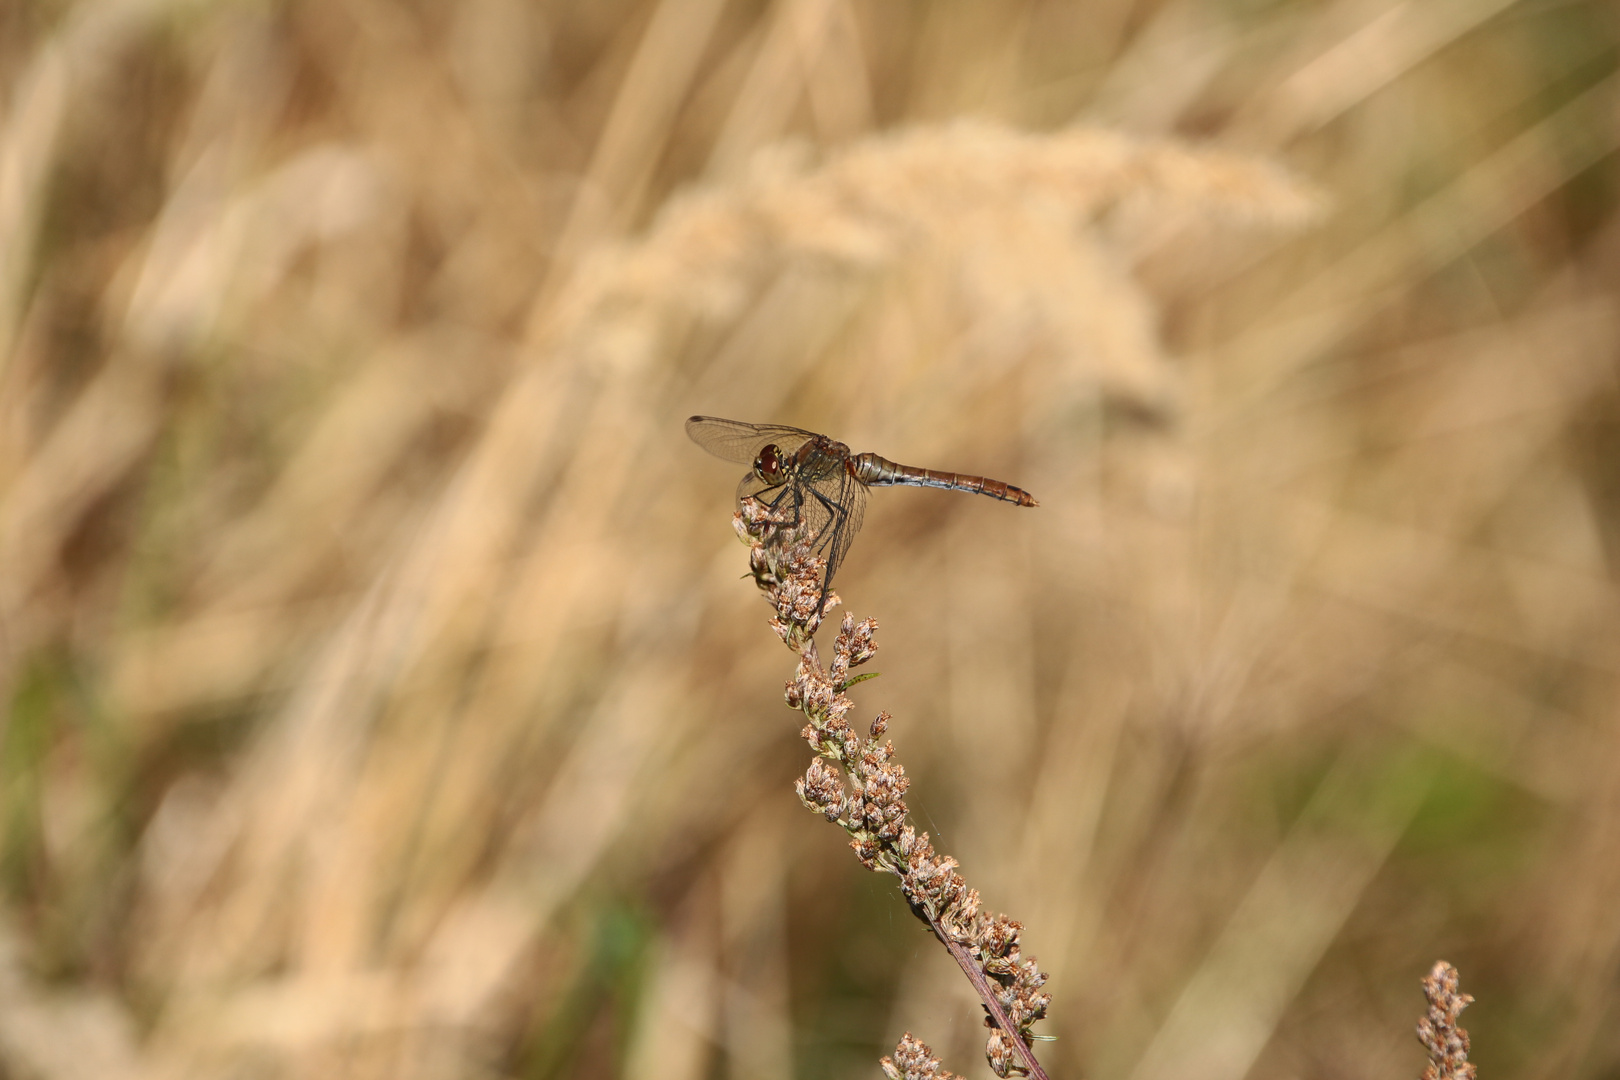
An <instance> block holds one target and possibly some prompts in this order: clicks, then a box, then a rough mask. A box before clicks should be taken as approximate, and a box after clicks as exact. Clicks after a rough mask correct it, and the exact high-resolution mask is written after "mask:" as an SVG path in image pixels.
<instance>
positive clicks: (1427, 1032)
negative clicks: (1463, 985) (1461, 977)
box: [1417, 960, 1477, 1080]
mask: <svg viewBox="0 0 1620 1080" xmlns="http://www.w3.org/2000/svg"><path fill="white" fill-rule="evenodd" d="M1423 996H1424V997H1426V998H1428V999H1429V1012H1428V1015H1427V1016H1425V1017H1424V1018H1423V1019H1421V1020H1419V1021H1418V1023H1417V1037H1418V1041H1419V1042H1421V1043H1422V1044H1423V1045H1424V1047H1425V1049H1427V1050H1428V1051H1429V1066H1428V1068H1426V1069H1424V1070H1423V1080H1474V1073H1475V1072H1476V1071H1477V1068H1476V1066H1475V1065H1473V1064H1472V1063H1471V1062H1470V1061H1469V1060H1468V1032H1467V1031H1465V1030H1463V1029H1462V1028H1461V1027H1458V1026H1457V1016H1458V1015H1459V1014H1460V1013H1461V1012H1462V1011H1463V1010H1464V1009H1466V1008H1467V1007H1468V1006H1469V1005H1470V1004H1472V1003H1473V1000H1474V998H1473V995H1471V994H1459V993H1458V992H1457V969H1456V968H1454V967H1452V966H1451V965H1450V964H1448V963H1446V962H1445V961H1444V960H1437V961H1435V965H1434V967H1433V969H1431V970H1430V972H1429V974H1428V975H1427V976H1426V977H1425V978H1424V980H1423Z"/></svg>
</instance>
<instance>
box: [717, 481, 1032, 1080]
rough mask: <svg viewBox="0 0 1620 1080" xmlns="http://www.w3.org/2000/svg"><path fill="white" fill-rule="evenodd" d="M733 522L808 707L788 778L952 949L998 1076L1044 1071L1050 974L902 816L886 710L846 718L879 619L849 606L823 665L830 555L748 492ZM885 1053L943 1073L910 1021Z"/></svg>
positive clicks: (936, 1078) (905, 1076)
mask: <svg viewBox="0 0 1620 1080" xmlns="http://www.w3.org/2000/svg"><path fill="white" fill-rule="evenodd" d="M736 527H737V532H738V534H739V535H740V536H741V537H742V538H743V540H744V541H746V542H747V543H748V545H749V547H750V555H749V566H750V569H751V570H752V572H753V576H754V580H755V582H756V583H757V584H758V585H759V587H760V589H761V590H762V591H763V592H764V593H765V595H766V597H767V598H768V599H769V600H770V601H771V603H772V605H773V606H774V607H775V608H776V617H775V618H774V619H772V620H771V627H772V628H773V629H774V630H775V631H776V633H777V636H779V637H780V638H781V639H782V641H783V642H784V643H785V644H786V645H787V646H788V647H789V648H791V649H793V650H794V651H795V652H797V653H798V654H799V667H798V671H797V672H796V674H795V677H794V679H793V680H792V681H791V682H789V683H788V684H787V691H786V695H785V696H786V699H787V703H788V704H789V705H790V706H792V707H793V708H795V709H798V710H799V711H801V712H803V713H804V714H805V716H806V717H807V718H808V720H809V723H808V724H806V725H805V727H804V731H803V736H804V738H805V740H806V741H807V742H808V743H809V744H810V746H811V748H812V749H814V750H815V752H816V756H815V758H814V759H813V760H812V761H811V762H810V768H809V769H808V770H807V771H806V773H805V775H804V777H803V778H802V779H800V780H799V781H798V783H797V785H796V787H797V790H798V794H799V798H800V800H801V801H802V802H803V803H804V804H805V806H807V807H809V808H810V809H812V810H815V811H816V812H818V813H820V814H822V815H823V816H824V817H826V819H827V820H828V821H831V822H834V823H836V824H837V825H839V826H841V827H842V828H843V829H844V831H845V832H847V833H848V834H849V836H850V847H852V848H854V850H855V854H856V857H857V858H859V859H860V860H861V864H862V865H863V866H865V867H866V868H867V869H868V870H873V871H876V872H879V873H888V874H893V875H894V876H895V877H896V878H898V879H899V883H900V892H901V895H903V896H904V897H905V899H906V903H907V904H908V905H909V906H910V908H911V911H912V914H914V915H915V916H917V918H918V919H920V920H921V921H923V922H924V923H926V924H927V925H928V928H929V929H930V930H932V931H933V933H934V936H935V937H937V938H938V939H939V940H940V943H941V944H943V945H944V946H945V948H946V949H947V950H948V951H949V952H950V954H951V957H952V959H954V960H955V961H956V963H957V965H958V966H959V967H961V969H962V972H963V974H965V975H966V976H967V977H968V981H969V982H971V983H972V984H973V988H974V990H975V991H976V992H977V993H978V995H979V997H980V999H981V1000H982V1001H983V1003H984V1008H985V1013H986V1017H985V1026H986V1027H988V1028H990V1035H989V1037H988V1038H987V1040H986V1043H985V1057H986V1059H987V1060H988V1061H989V1063H990V1067H991V1068H992V1069H993V1070H995V1073H996V1075H997V1076H1003V1077H1005V1076H1013V1075H1018V1076H1030V1077H1035V1078H1037V1080H1046V1072H1045V1070H1043V1069H1042V1068H1041V1065H1040V1063H1039V1062H1038V1061H1036V1060H1035V1055H1034V1052H1033V1051H1032V1050H1031V1048H1030V1040H1031V1038H1032V1036H1031V1034H1030V1028H1031V1027H1032V1026H1033V1025H1034V1024H1035V1022H1036V1021H1038V1020H1041V1019H1042V1018H1044V1017H1045V1015H1046V1009H1047V1006H1048V1004H1049V1003H1050V1001H1051V997H1050V995H1048V994H1045V993H1042V992H1041V987H1042V985H1044V984H1045V982H1046V974H1045V973H1044V972H1042V971H1041V970H1040V968H1039V967H1038V966H1037V965H1036V963H1035V961H1034V960H1033V959H1027V960H1026V959H1024V958H1023V957H1022V956H1021V955H1020V951H1019V937H1020V934H1021V932H1022V931H1023V926H1022V924H1020V923H1018V922H1017V921H1015V920H1013V919H1009V918H1007V917H1006V916H1005V915H999V914H990V913H987V912H983V911H981V910H980V909H979V894H978V892H977V891H975V890H973V889H970V888H968V887H967V883H966V882H965V881H964V880H963V879H962V875H961V874H959V873H957V872H956V865H957V864H956V860H955V859H952V858H950V857H949V856H942V855H939V854H937V853H936V852H935V851H934V848H933V845H932V844H930V843H929V840H928V834H927V833H920V832H918V831H917V830H916V829H915V828H914V827H913V826H912V825H911V824H910V823H909V822H908V820H907V810H906V804H905V800H904V798H903V796H904V795H905V792H906V789H907V787H909V786H910V783H911V781H910V780H909V779H908V778H907V777H906V774H905V769H904V768H903V767H902V766H901V765H900V763H899V762H897V761H895V760H894V744H893V743H892V742H885V741H883V735H884V732H885V731H886V730H887V729H888V723H889V716H888V714H887V713H879V714H878V716H877V718H876V719H874V720H873V721H872V723H871V726H870V728H869V729H868V734H867V735H866V736H865V737H864V738H863V737H862V736H860V735H859V734H858V733H856V732H855V731H854V730H852V729H851V727H850V725H849V723H848V721H847V720H846V716H847V715H848V713H849V712H850V710H851V709H852V708H854V702H853V701H851V700H850V698H849V696H848V695H847V694H846V693H845V691H847V690H848V689H849V688H850V687H851V686H853V685H854V684H855V683H857V682H860V681H861V680H862V679H863V678H866V677H867V676H858V675H857V676H852V675H851V674H850V672H851V670H852V669H853V668H856V667H859V666H860V665H861V664H864V663H866V662H867V661H868V660H870V659H871V658H872V656H873V655H874V654H875V653H876V651H877V645H876V643H875V642H874V641H873V635H874V633H875V632H876V630H877V623H876V622H875V621H874V620H872V619H863V620H861V621H860V622H859V623H857V622H856V621H855V618H854V616H852V615H847V614H846V615H845V616H844V618H843V622H842V625H841V626H840V627H839V631H838V636H837V639H836V640H835V641H834V643H833V650H832V662H831V664H830V665H827V666H823V664H822V662H821V656H820V654H819V652H818V651H817V649H816V643H815V632H816V630H817V629H818V628H819V627H820V625H821V621H822V619H823V618H824V617H825V615H826V613H827V611H828V610H830V609H831V608H832V607H834V606H836V605H837V604H838V602H839V601H838V597H837V595H836V594H827V595H825V596H824V595H823V586H822V571H823V569H824V568H825V565H826V560H825V559H824V558H823V557H822V556H819V555H817V554H816V551H815V545H814V537H812V536H809V535H808V533H807V530H806V529H805V528H804V525H803V522H802V521H798V520H793V519H792V518H791V517H788V516H786V515H778V514H774V513H772V512H771V511H770V510H769V509H768V508H766V507H765V506H764V505H763V504H761V503H759V502H756V501H755V500H753V499H744V500H743V501H742V508H741V510H739V511H738V513H737V517H736ZM882 1064H883V1070H884V1072H885V1073H886V1074H887V1075H888V1076H890V1077H891V1078H895V1080H947V1078H948V1077H949V1076H950V1074H949V1073H946V1072H944V1071H942V1070H941V1069H940V1066H939V1061H938V1059H937V1058H935V1057H934V1056H933V1052H932V1051H931V1050H929V1049H928V1047H927V1045H926V1044H924V1043H922V1042H920V1041H918V1040H915V1039H913V1038H912V1037H911V1034H910V1033H909V1032H907V1034H906V1036H905V1038H904V1039H902V1040H901V1042H900V1044H899V1045H898V1046H897V1047H896V1048H895V1057H894V1058H892V1059H891V1058H884V1059H883V1062H882Z"/></svg>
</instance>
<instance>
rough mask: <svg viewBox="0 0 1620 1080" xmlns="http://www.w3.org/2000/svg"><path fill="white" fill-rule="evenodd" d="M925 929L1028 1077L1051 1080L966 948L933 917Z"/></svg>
mask: <svg viewBox="0 0 1620 1080" xmlns="http://www.w3.org/2000/svg"><path fill="white" fill-rule="evenodd" d="M924 914H927V912H924ZM928 925H929V926H931V927H933V930H934V936H935V937H937V938H939V940H940V943H941V944H942V945H944V946H945V948H947V949H949V950H950V953H951V956H952V957H953V958H954V959H955V960H956V966H957V967H959V968H961V969H962V974H964V975H966V976H967V977H968V982H970V983H972V984H973V989H974V990H977V991H978V993H979V999H980V1000H981V1001H983V1002H984V1007H985V1008H986V1009H988V1010H989V1011H990V1019H992V1020H994V1021H995V1022H996V1026H997V1027H999V1028H1000V1029H1001V1030H1002V1031H1004V1032H1006V1033H1007V1037H1008V1038H1009V1039H1011V1040H1012V1044H1013V1049H1014V1050H1015V1051H1017V1053H1018V1058H1019V1060H1020V1061H1022V1062H1023V1064H1024V1068H1026V1069H1028V1070H1029V1075H1030V1076H1031V1077H1032V1078H1033V1080H1051V1078H1050V1077H1049V1076H1047V1075H1046V1070H1045V1069H1043V1068H1041V1063H1040V1062H1038V1061H1036V1060H1035V1052H1034V1051H1033V1050H1031V1049H1030V1048H1029V1044H1028V1043H1026V1042H1024V1040H1023V1037H1022V1036H1020V1035H1019V1034H1018V1029H1017V1028H1016V1027H1014V1026H1013V1022H1012V1020H1011V1019H1009V1018H1008V1016H1007V1014H1006V1013H1005V1012H1003V1011H1002V1008H1001V1003H1000V1002H999V1001H997V1000H996V995H995V991H994V990H992V989H991V988H990V980H989V979H988V978H986V977H985V974H984V972H983V971H982V970H980V968H979V965H978V964H976V963H974V962H973V957H972V955H971V954H969V953H968V951H967V946H965V945H959V944H957V943H956V942H954V941H952V940H951V939H950V937H949V936H948V935H947V934H946V933H945V930H944V928H943V927H941V926H940V925H939V923H938V922H937V921H936V920H935V919H934V917H933V916H932V915H928Z"/></svg>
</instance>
